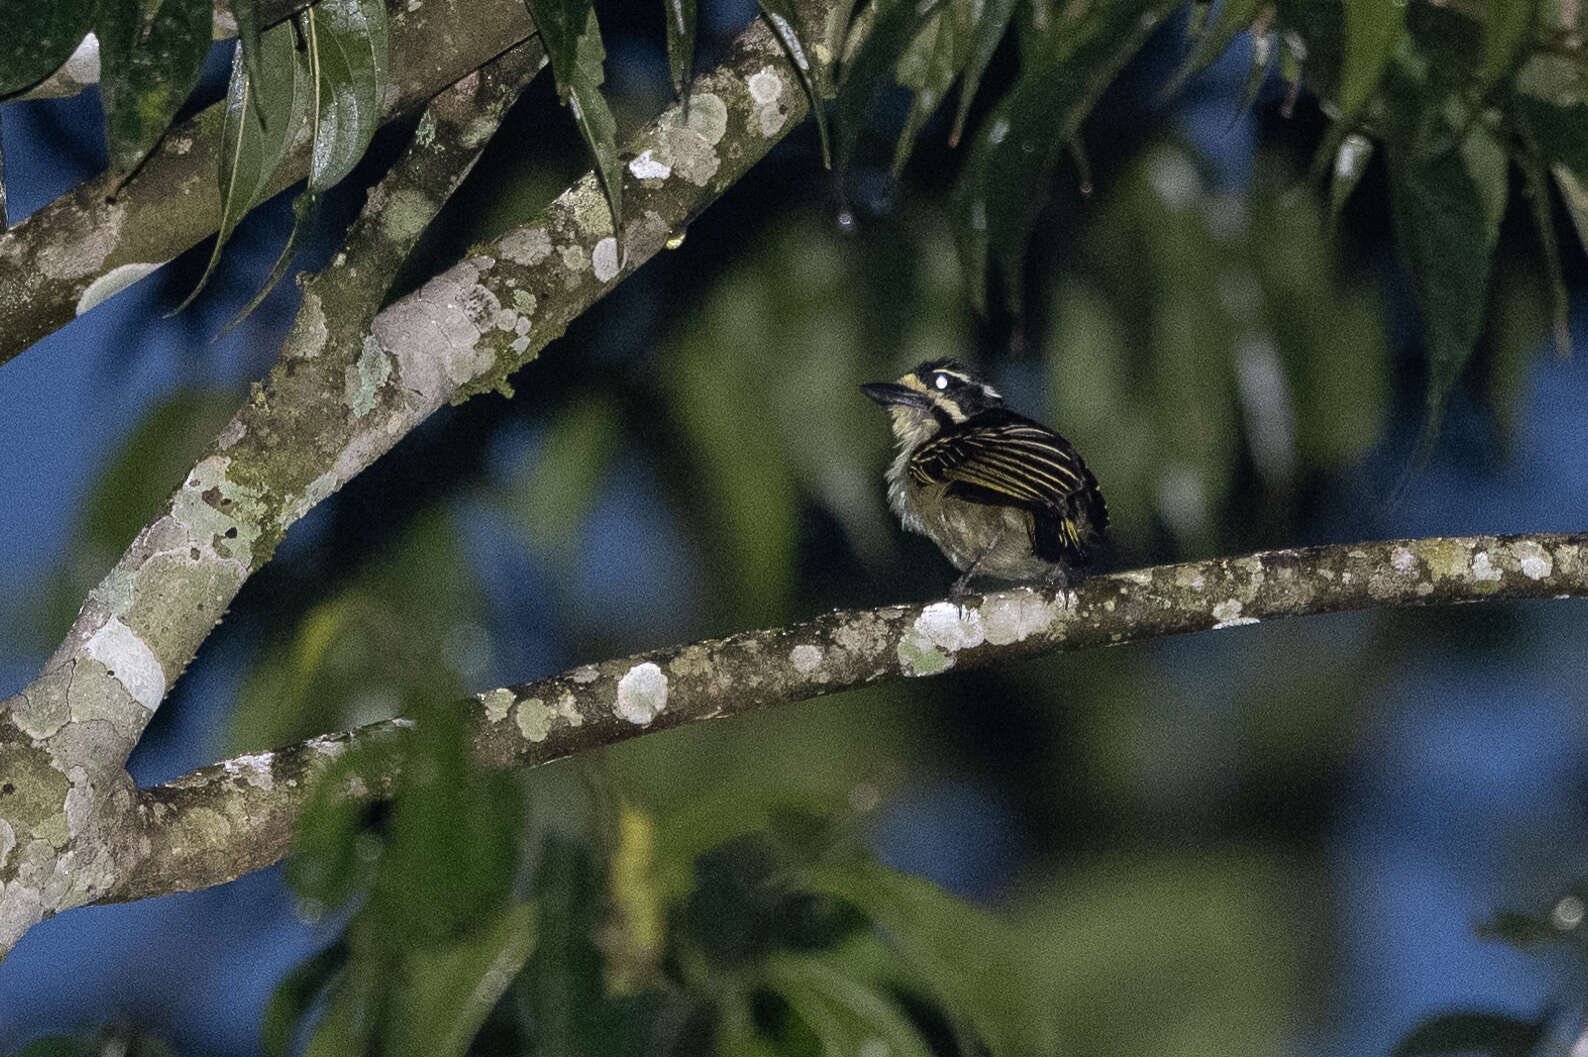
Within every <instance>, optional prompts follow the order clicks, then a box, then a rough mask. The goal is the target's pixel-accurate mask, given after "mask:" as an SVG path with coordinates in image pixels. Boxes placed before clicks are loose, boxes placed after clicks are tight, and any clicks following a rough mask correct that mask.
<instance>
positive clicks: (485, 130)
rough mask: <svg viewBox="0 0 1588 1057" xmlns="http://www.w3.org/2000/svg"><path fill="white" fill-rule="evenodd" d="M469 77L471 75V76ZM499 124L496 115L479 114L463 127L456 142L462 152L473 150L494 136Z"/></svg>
mask: <svg viewBox="0 0 1588 1057" xmlns="http://www.w3.org/2000/svg"><path fill="white" fill-rule="evenodd" d="M470 76H473V75H472V74H471V75H470ZM499 124H501V121H500V119H499V118H498V117H497V116H496V115H493V114H480V115H479V116H477V117H475V118H473V119H472V120H471V121H470V122H469V123H468V124H467V125H465V126H464V128H463V133H462V135H460V136H459V137H458V142H459V143H461V144H462V145H463V149H464V150H474V149H475V148H476V147H478V146H480V145H481V144H482V143H484V142H485V141H486V140H488V139H490V138H491V137H492V136H494V135H495V134H496V128H497V126H498V125H499Z"/></svg>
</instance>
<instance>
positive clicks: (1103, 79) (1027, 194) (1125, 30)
mask: <svg viewBox="0 0 1588 1057" xmlns="http://www.w3.org/2000/svg"><path fill="white" fill-rule="evenodd" d="M1159 6H1160V5H1155V4H1153V3H1149V2H1146V0H1127V2H1121V3H1113V4H1105V5H1102V6H1101V7H1100V8H1094V9H1093V10H1092V11H1091V12H1090V13H1088V14H1087V15H1085V16H1084V17H1082V18H1080V19H1078V20H1077V21H1075V22H1073V23H1070V24H1067V25H1064V26H1062V27H1060V28H1059V29H1057V30H1055V33H1054V39H1053V41H1052V43H1051V44H1050V45H1049V47H1048V49H1047V53H1046V54H1044V55H1042V56H1040V57H1039V56H1033V57H1032V61H1030V62H1028V64H1027V65H1028V66H1029V68H1028V69H1026V70H1024V71H1023V72H1022V74H1021V76H1020V79H1019V80H1018V81H1017V82H1016V83H1015V85H1014V87H1013V88H1012V89H1010V91H1009V94H1008V95H1006V96H1005V97H1004V99H1003V100H1002V102H1000V103H999V105H998V106H997V107H996V108H995V109H994V110H993V112H992V113H991V114H989V115H988V117H987V120H986V122H985V124H984V125H983V127H982V129H981V131H980V132H978V133H977V136H976V142H975V145H974V147H973V148H972V152H971V157H970V159H969V161H968V162H967V163H966V166H965V171H964V173H963V174H962V175H961V177H960V181H959V185H958V187H956V188H955V192H954V207H955V214H956V215H955V228H956V235H957V236H958V239H957V241H958V242H959V247H960V260H961V263H962V265H963V266H964V268H965V272H966V285H967V287H968V289H969V292H970V294H971V297H972V300H973V301H974V303H975V304H976V305H977V307H978V308H979V309H982V310H985V306H986V291H987V282H988V278H989V275H988V272H989V269H988V259H989V255H990V253H991V252H993V251H992V249H991V248H993V247H995V248H996V253H997V255H998V260H999V263H1000V264H1001V265H1002V269H1003V274H1004V284H1005V294H1006V296H1007V298H1008V301H1009V304H1010V307H1011V309H1012V310H1014V311H1015V312H1017V313H1018V312H1019V308H1020V300H1021V298H1020V288H1021V283H1022V280H1023V266H1022V262H1023V258H1024V255H1025V248H1026V242H1027V240H1028V239H1029V237H1030V234H1031V227H1032V225H1033V224H1034V223H1035V222H1036V218H1037V214H1038V213H1039V212H1040V211H1041V208H1042V205H1043V204H1044V195H1043V194H1042V189H1043V188H1044V187H1045V186H1046V184H1047V181H1048V179H1049V177H1050V176H1051V175H1052V172H1053V169H1054V167H1055V166H1056V165H1057V164H1058V161H1059V158H1060V156H1061V154H1062V149H1063V145H1064V142H1065V141H1066V140H1068V139H1069V138H1070V137H1071V136H1073V135H1075V133H1076V131H1077V130H1078V129H1079V128H1080V124H1081V121H1082V120H1083V119H1084V118H1085V116H1086V115H1087V113H1089V112H1090V110H1091V108H1092V105H1093V104H1094V103H1095V102H1096V100H1097V97H1098V96H1099V95H1100V94H1101V93H1102V91H1103V89H1104V88H1105V87H1107V85H1108V84H1109V82H1110V81H1112V80H1113V77H1114V75H1115V74H1116V73H1117V72H1118V70H1119V68H1120V67H1121V66H1123V65H1124V64H1125V62H1126V61H1127V60H1128V59H1129V58H1130V57H1131V56H1132V55H1134V54H1135V53H1136V50H1137V48H1139V47H1140V46H1141V44H1142V41H1144V40H1145V39H1146V36H1147V32H1148V30H1149V29H1150V28H1151V27H1152V25H1153V24H1154V22H1155V21H1156V19H1157V16H1158V14H1159Z"/></svg>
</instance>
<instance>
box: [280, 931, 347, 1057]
mask: <svg viewBox="0 0 1588 1057" xmlns="http://www.w3.org/2000/svg"><path fill="white" fill-rule="evenodd" d="M347 953H348V952H347V942H346V941H345V940H339V941H338V942H336V943H333V944H331V946H329V947H327V948H325V950H323V951H321V952H320V953H318V954H316V955H314V956H313V957H311V958H309V960H308V961H305V962H302V963H300V964H299V965H297V966H295V967H294V968H293V969H292V971H291V972H289V973H288V974H287V975H286V976H285V977H283V978H282V981H281V983H279V984H277V985H276V989H275V990H274V991H273V992H271V995H270V1001H269V1002H268V1003H267V1004H266V1005H265V1023H264V1026H263V1028H262V1029H261V1030H260V1038H259V1049H260V1051H261V1052H262V1053H263V1054H264V1055H265V1057H286V1054H287V1052H288V1049H289V1047H290V1046H291V1044H292V1038H293V1035H294V1034H295V1033H296V1031H297V1030H298V1023H299V1022H300V1021H301V1020H302V1019H303V1017H304V1014H306V1013H307V1012H308V1010H309V1008H310V1007H311V1006H312V1005H313V1004H314V1002H315V1000H316V999H317V998H318V997H319V996H320V995H321V994H323V993H324V992H325V990H326V988H327V987H328V986H331V982H332V980H333V979H334V978H335V977H336V975H337V974H338V973H340V972H341V971H342V970H343V969H344V968H345V967H346V965H347Z"/></svg>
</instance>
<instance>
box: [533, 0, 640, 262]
mask: <svg viewBox="0 0 1588 1057" xmlns="http://www.w3.org/2000/svg"><path fill="white" fill-rule="evenodd" d="M525 2H526V4H527V5H528V7H529V14H530V17H532V18H533V19H534V20H535V27H536V28H537V29H538V30H540V39H541V42H542V43H543V44H545V45H546V57H547V58H548V59H549V60H550V62H551V72H552V76H553V77H555V78H556V80H557V91H558V92H559V93H560V94H561V95H562V98H563V101H564V102H566V103H567V104H568V106H569V108H571V109H572V110H573V116H574V121H575V122H576V123H577V124H578V126H579V134H580V135H581V136H583V137H584V141H585V144H586V146H588V147H589V148H590V153H591V154H592V155H593V156H594V158H595V163H596V175H597V176H599V177H600V179H601V187H602V189H603V190H605V191H606V196H607V203H608V204H609V205H610V206H611V208H612V230H613V231H614V232H616V231H621V230H622V227H623V166H622V165H621V164H620V163H619V162H618V147H617V122H616V121H615V120H614V119H613V117H612V110H611V108H610V107H608V106H607V101H606V98H605V97H604V96H602V94H601V83H602V82H603V81H604V80H605V79H606V75H605V74H604V73H603V72H602V68H601V64H602V63H603V62H604V61H605V60H606V49H605V48H604V47H602V45H601V27H600V26H599V25H598V24H597V22H596V14H595V6H594V3H593V2H592V0H525Z"/></svg>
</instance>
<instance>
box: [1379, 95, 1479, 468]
mask: <svg viewBox="0 0 1588 1057" xmlns="http://www.w3.org/2000/svg"><path fill="white" fill-rule="evenodd" d="M1386 94H1387V95H1388V96H1393V97H1394V99H1395V100H1396V102H1395V112H1394V113H1393V114H1392V127H1394V128H1397V129H1399V130H1400V134H1392V135H1391V136H1390V137H1389V138H1388V141H1387V143H1386V158H1387V160H1388V162H1389V176H1390V199H1391V206H1392V213H1393V215H1394V220H1395V233H1396V239H1397V241H1398V242H1399V243H1400V246H1401V252H1402V253H1403V255H1404V257H1405V260H1406V263H1407V266H1408V269H1409V270H1410V272H1411V276H1412V286H1413V289H1414V290H1415V292H1416V295H1417V303H1418V307H1419V308H1420V309H1421V311H1422V317H1423V327H1424V330H1425V332H1426V333H1427V335H1428V356H1429V365H1428V395H1427V404H1428V415H1427V419H1426V422H1425V424H1424V427H1423V435H1422V437H1421V438H1420V439H1419V442H1418V448H1419V451H1418V454H1417V456H1416V457H1415V459H1414V464H1418V463H1421V462H1423V461H1425V460H1426V457H1427V455H1428V454H1429V453H1430V452H1431V450H1432V444H1433V441H1434V439H1435V438H1436V437H1437V435H1438V431H1439V426H1440V421H1441V419H1442V417H1443V412H1444V407H1445V400H1446V398H1447V397H1448V396H1449V394H1450V390H1451V389H1452V388H1453V387H1454V386H1455V383H1456V380H1457V379H1458V378H1459V377H1460V375H1461V371H1462V368H1463V367H1465V366H1466V363H1467V359H1468V357H1470V356H1471V354H1472V348H1473V345H1474V344H1475V343H1476V342H1477V340H1478V334H1479V333H1480V331H1481V330H1482V329H1483V317H1484V306H1485V304H1486V303H1487V300H1488V290H1489V272H1490V268H1491V266H1492V264H1493V259H1494V245H1495V242H1496V240H1497V239H1498V237H1499V231H1500V218H1501V215H1502V214H1503V213H1504V212H1505V201H1506V195H1507V182H1506V168H1507V166H1506V154H1505V149H1504V147H1502V146H1501V145H1500V143H1499V142H1498V141H1496V140H1495V138H1494V136H1493V134H1492V133H1491V132H1489V130H1488V129H1486V128H1483V127H1481V126H1474V127H1472V128H1470V129H1469V130H1468V131H1467V134H1466V137H1465V138H1464V139H1463V140H1462V141H1461V142H1460V145H1459V146H1458V147H1457V148H1456V149H1453V150H1452V149H1440V148H1439V147H1438V146H1437V145H1436V146H1435V147H1432V148H1429V147H1425V146H1420V145H1419V144H1417V143H1416V142H1414V141H1413V137H1412V136H1411V135H1410V134H1409V132H1408V131H1407V130H1408V129H1409V128H1411V127H1415V123H1416V122H1418V121H1420V120H1421V115H1422V114H1423V112H1424V111H1423V107H1424V106H1426V105H1428V102H1427V99H1426V98H1425V96H1424V94H1423V93H1422V92H1421V91H1419V88H1418V86H1417V85H1416V84H1414V83H1411V81H1410V78H1409V77H1407V76H1398V77H1396V78H1395V84H1393V85H1392V86H1391V87H1390V89H1389V91H1388V92H1387V93H1386ZM1447 138H1448V137H1444V136H1441V137H1434V139H1435V140H1439V139H1447Z"/></svg>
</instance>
